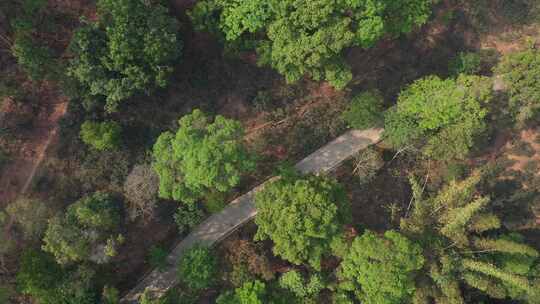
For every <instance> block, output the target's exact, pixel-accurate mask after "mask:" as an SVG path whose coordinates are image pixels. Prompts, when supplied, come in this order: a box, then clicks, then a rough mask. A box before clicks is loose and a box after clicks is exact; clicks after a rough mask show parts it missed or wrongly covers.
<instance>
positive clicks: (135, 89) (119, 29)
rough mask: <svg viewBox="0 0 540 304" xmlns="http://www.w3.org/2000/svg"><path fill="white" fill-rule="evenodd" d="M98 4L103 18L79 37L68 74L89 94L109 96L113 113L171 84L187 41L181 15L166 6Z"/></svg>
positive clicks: (104, 0)
mask: <svg viewBox="0 0 540 304" xmlns="http://www.w3.org/2000/svg"><path fill="white" fill-rule="evenodd" d="M97 7H98V14H99V21H98V22H96V23H90V24H87V25H85V26H83V27H81V28H80V29H78V30H77V31H76V32H75V33H74V35H73V40H72V42H71V51H72V52H73V53H74V55H75V58H74V59H73V60H72V61H71V64H70V67H69V69H68V74H69V75H70V76H72V77H74V78H75V79H77V80H78V81H79V82H80V83H81V85H82V87H83V90H84V93H83V95H86V96H84V97H86V98H87V99H89V100H92V99H96V98H97V99H99V98H104V99H105V100H106V109H107V110H108V111H109V112H113V111H116V110H117V108H118V105H119V103H120V102H121V101H123V100H125V99H127V98H129V97H130V96H132V95H134V94H137V93H148V92H150V91H151V90H152V89H154V88H163V87H165V86H166V85H167V82H168V78H169V76H170V75H171V73H172V71H173V65H174V64H175V62H176V61H177V60H178V58H179V56H180V52H181V49H182V43H181V42H180V40H179V39H178V36H177V31H178V23H177V21H176V19H175V18H174V17H172V16H169V15H168V10H167V8H166V7H165V6H163V5H161V4H152V3H151V2H147V1H142V0H136V1H132V0H100V1H98V3H97Z"/></svg>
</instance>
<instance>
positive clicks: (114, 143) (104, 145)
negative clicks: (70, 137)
mask: <svg viewBox="0 0 540 304" xmlns="http://www.w3.org/2000/svg"><path fill="white" fill-rule="evenodd" d="M121 131H122V129H121V127H120V126H119V125H118V124H117V123H116V122H114V121H108V122H93V121H85V122H84V123H83V124H82V125H81V132H80V135H81V139H82V141H83V142H84V143H85V144H87V145H89V146H91V147H93V148H95V149H97V150H100V151H106V150H114V149H115V148H118V146H119V145H120V135H121V134H120V133H121Z"/></svg>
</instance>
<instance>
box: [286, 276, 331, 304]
mask: <svg viewBox="0 0 540 304" xmlns="http://www.w3.org/2000/svg"><path fill="white" fill-rule="evenodd" d="M279 286H280V287H281V288H283V289H287V290H289V291H290V292H292V293H293V294H294V295H296V296H297V297H298V298H300V299H306V300H308V299H311V300H313V301H316V300H317V296H318V295H319V293H320V292H321V290H322V289H323V288H324V287H325V286H324V282H323V279H322V277H321V276H320V275H319V274H313V275H311V276H310V277H309V280H306V279H305V278H304V277H303V276H302V274H301V273H300V272H299V271H297V270H291V271H287V272H286V273H284V274H283V275H282V276H281V277H280V278H279Z"/></svg>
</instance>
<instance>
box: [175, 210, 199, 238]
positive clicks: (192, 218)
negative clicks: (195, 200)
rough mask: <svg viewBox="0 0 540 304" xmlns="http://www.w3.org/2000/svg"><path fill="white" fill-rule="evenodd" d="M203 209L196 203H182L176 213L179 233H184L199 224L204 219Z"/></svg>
mask: <svg viewBox="0 0 540 304" xmlns="http://www.w3.org/2000/svg"><path fill="white" fill-rule="evenodd" d="M203 216H204V214H203V212H202V210H201V209H200V208H199V207H197V205H196V204H181V205H180V206H179V207H178V209H176V213H175V214H174V222H175V223H176V226H177V227H178V233H179V234H183V233H186V232H188V231H189V230H191V228H193V227H195V226H197V225H199V224H200V223H201V222H202V219H203Z"/></svg>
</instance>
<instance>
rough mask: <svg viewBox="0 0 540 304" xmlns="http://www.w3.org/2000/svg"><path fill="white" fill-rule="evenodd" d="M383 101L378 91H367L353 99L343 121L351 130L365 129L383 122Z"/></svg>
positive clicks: (344, 113)
mask: <svg viewBox="0 0 540 304" xmlns="http://www.w3.org/2000/svg"><path fill="white" fill-rule="evenodd" d="M383 102H384V99H383V97H382V95H381V94H380V92H378V91H368V92H364V93H362V94H360V95H357V96H355V97H353V99H352V100H351V104H350V105H349V107H348V108H347V110H346V111H345V112H343V119H344V120H345V121H346V122H347V124H348V125H349V127H351V128H353V129H367V128H371V127H374V126H376V125H377V124H379V123H381V122H382V121H383V120H384V115H383V110H384V109H383Z"/></svg>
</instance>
